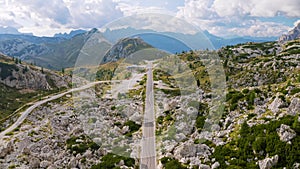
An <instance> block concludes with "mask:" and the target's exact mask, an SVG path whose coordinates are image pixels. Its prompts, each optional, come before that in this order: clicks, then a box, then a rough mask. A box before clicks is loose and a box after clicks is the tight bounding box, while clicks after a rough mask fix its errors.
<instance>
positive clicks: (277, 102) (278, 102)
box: [268, 97, 283, 113]
mask: <svg viewBox="0 0 300 169" xmlns="http://www.w3.org/2000/svg"><path fill="white" fill-rule="evenodd" d="M282 105H283V101H282V100H281V99H280V98H279V97H276V98H275V99H274V101H273V102H272V103H271V104H270V105H269V107H268V109H270V110H271V111H272V112H274V113H277V112H278V111H279V107H280V106H282Z"/></svg>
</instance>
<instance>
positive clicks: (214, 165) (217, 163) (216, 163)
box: [211, 162, 220, 169]
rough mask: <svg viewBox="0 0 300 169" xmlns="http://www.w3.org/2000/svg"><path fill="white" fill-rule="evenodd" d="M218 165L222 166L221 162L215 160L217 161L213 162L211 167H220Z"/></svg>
mask: <svg viewBox="0 0 300 169" xmlns="http://www.w3.org/2000/svg"><path fill="white" fill-rule="evenodd" d="M218 167H220V163H219V162H215V163H213V165H212V166H211V169H216V168H218Z"/></svg>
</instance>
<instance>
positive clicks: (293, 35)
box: [278, 22, 300, 43]
mask: <svg viewBox="0 0 300 169" xmlns="http://www.w3.org/2000/svg"><path fill="white" fill-rule="evenodd" d="M299 38H300V22H299V23H298V25H297V26H296V27H295V28H294V29H292V30H291V31H289V32H288V34H286V35H282V36H281V37H280V38H279V40H278V41H279V42H280V43H284V42H287V41H290V40H295V39H299Z"/></svg>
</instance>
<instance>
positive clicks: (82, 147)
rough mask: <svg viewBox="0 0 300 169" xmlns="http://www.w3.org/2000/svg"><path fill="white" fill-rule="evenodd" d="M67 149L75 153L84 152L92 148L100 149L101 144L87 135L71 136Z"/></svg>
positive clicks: (93, 149)
mask: <svg viewBox="0 0 300 169" xmlns="http://www.w3.org/2000/svg"><path fill="white" fill-rule="evenodd" d="M66 144H67V149H69V150H70V151H71V152H72V153H73V154H75V155H76V154H83V153H84V152H86V150H88V149H90V150H92V151H95V150H98V149H99V148H100V146H99V145H98V144H97V143H95V142H93V141H92V140H91V139H89V138H88V137H87V136H85V135H81V136H79V137H75V136H73V137H71V138H69V139H68V140H67V141H66Z"/></svg>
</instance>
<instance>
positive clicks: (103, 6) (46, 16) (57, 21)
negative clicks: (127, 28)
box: [0, 0, 123, 36]
mask: <svg viewBox="0 0 300 169" xmlns="http://www.w3.org/2000/svg"><path fill="white" fill-rule="evenodd" d="M117 5H118V3H116V2H115V0H52V1H47V0H14V1H9V3H3V4H1V1H0V26H1V25H2V26H13V27H16V28H18V29H19V31H23V32H25V33H28V32H33V33H34V34H35V35H38V36H42V35H46V36H52V35H53V34H54V33H57V32H61V31H70V30H72V29H78V28H86V29H90V28H94V27H97V28H99V27H101V26H103V25H104V24H106V23H108V22H111V21H112V20H114V19H117V18H119V17H122V16H123V12H122V11H121V10H120V9H118V8H117Z"/></svg>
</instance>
